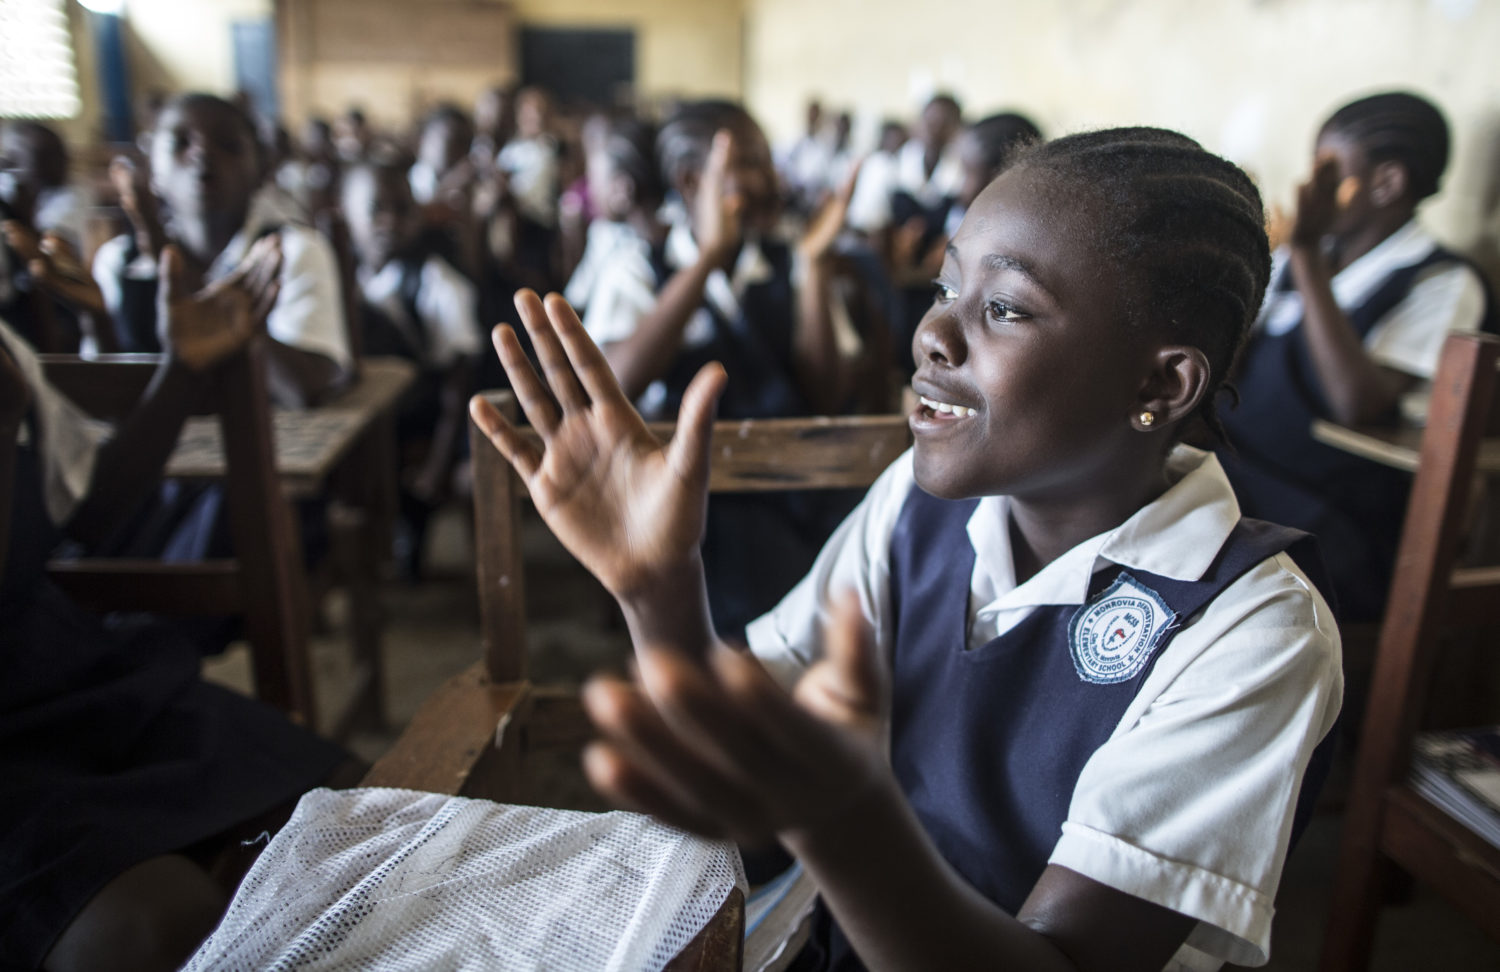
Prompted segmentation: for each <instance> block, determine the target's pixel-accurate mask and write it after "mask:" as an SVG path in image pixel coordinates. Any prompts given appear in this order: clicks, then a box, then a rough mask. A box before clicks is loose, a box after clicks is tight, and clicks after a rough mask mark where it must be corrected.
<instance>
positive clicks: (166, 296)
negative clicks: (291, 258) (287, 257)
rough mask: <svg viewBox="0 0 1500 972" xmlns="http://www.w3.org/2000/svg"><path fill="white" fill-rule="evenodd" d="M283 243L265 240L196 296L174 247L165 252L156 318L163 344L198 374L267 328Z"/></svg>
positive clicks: (277, 286)
mask: <svg viewBox="0 0 1500 972" xmlns="http://www.w3.org/2000/svg"><path fill="white" fill-rule="evenodd" d="M280 271H281V241H280V238H279V237H278V236H276V235H275V234H274V233H273V234H271V235H269V236H264V237H261V238H260V239H259V240H257V241H256V242H255V245H254V246H252V247H251V248H250V252H249V253H247V254H246V255H245V258H244V259H243V260H241V261H240V264H239V266H238V267H236V268H235V270H234V272H233V273H231V274H230V275H229V276H227V277H225V278H224V279H222V280H219V281H217V282H215V283H212V284H209V285H208V286H207V287H204V288H203V289H201V290H199V291H197V292H196V293H193V292H192V285H191V282H190V280H189V273H188V270H187V267H186V265H185V263H184V260H183V257H182V254H181V253H180V252H178V250H177V247H176V246H167V247H166V248H164V249H163V250H162V254H161V267H160V272H159V277H160V280H161V283H160V285H159V289H158V291H157V304H158V312H157V318H158V320H160V321H162V322H163V324H162V327H163V331H164V333H163V334H162V345H163V346H164V347H166V348H168V349H170V351H171V353H172V354H173V355H174V356H175V357H176V358H177V360H179V361H181V362H182V363H183V364H185V365H187V366H188V367H189V368H191V369H193V370H194V371H203V370H205V369H208V368H211V367H213V366H214V365H216V364H219V363H220V362H222V361H224V360H225V359H227V358H228V357H229V356H230V355H232V354H234V353H235V352H236V351H239V350H240V349H241V348H243V347H244V346H245V345H246V344H247V343H249V341H250V339H251V338H252V337H254V336H255V335H256V334H258V333H260V332H261V331H262V330H263V329H264V328H265V323H266V317H267V316H268V315H269V314H270V313H271V308H272V307H274V306H275V305H276V297H277V295H278V294H279V293H280V290H281V285H280V282H279V279H278V275H279V274H280Z"/></svg>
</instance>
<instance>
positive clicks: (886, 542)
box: [746, 446, 1343, 969]
mask: <svg viewBox="0 0 1500 972" xmlns="http://www.w3.org/2000/svg"><path fill="white" fill-rule="evenodd" d="M1168 473H1169V478H1170V479H1171V481H1172V485H1171V487H1170V488H1169V489H1168V490H1167V491H1166V492H1165V493H1163V494H1162V495H1161V496H1160V497H1158V498H1157V499H1156V500H1155V501H1153V502H1152V503H1150V504H1148V505H1147V506H1145V507H1143V508H1142V509H1141V510H1140V511H1138V512H1137V513H1136V514H1135V515H1134V516H1132V517H1131V518H1130V519H1128V520H1126V521H1125V523H1123V524H1121V525H1120V526H1119V527H1116V528H1115V529H1114V530H1111V531H1109V532H1107V533H1103V534H1100V535H1098V536H1096V537H1092V538H1090V539H1088V540H1086V541H1084V542H1083V543H1081V544H1079V545H1078V546H1076V547H1074V548H1073V549H1072V550H1069V551H1068V552H1066V553H1064V554H1063V555H1062V556H1061V557H1059V558H1058V559H1056V560H1054V561H1053V562H1052V563H1050V564H1048V565H1047V566H1046V567H1044V568H1042V569H1041V570H1040V571H1038V572H1037V573H1036V574H1035V575H1034V576H1033V577H1031V578H1030V579H1028V580H1027V581H1025V582H1024V583H1022V584H1019V585H1018V584H1016V583H1015V572H1014V566H1013V562H1012V557H1011V548H1010V534H1009V530H1008V528H1007V522H1008V515H1009V501H1008V500H1007V499H1006V498H1005V497H987V498H985V499H983V500H981V501H980V503H979V505H978V506H977V507H976V509H975V512H974V514H973V515H972V516H971V518H970V520H969V523H968V537H969V542H970V543H971V545H972V546H973V548H974V552H975V566H974V572H973V575H972V576H971V579H970V590H969V626H968V632H969V637H968V646H969V648H970V649H973V648H976V647H979V646H981V645H983V644H985V643H987V642H989V641H991V640H993V639H994V638H995V637H997V636H998V635H1000V634H1003V633H1005V632H1006V631H1009V630H1010V629H1011V628H1013V627H1014V626H1015V625H1016V624H1018V623H1020V622H1021V621H1022V620H1024V619H1025V618H1026V617H1027V616H1028V615H1029V614H1030V612H1031V611H1032V610H1033V609H1034V608H1036V607H1037V606H1039V605H1044V604H1054V605H1055V604H1079V605H1081V604H1083V603H1084V601H1085V600H1086V599H1087V596H1088V587H1089V581H1090V580H1091V578H1092V576H1093V574H1094V572H1095V571H1096V570H1098V569H1101V568H1105V567H1108V566H1109V565H1111V564H1119V565H1122V566H1126V567H1133V568H1137V569H1140V570H1143V571H1149V572H1151V573H1155V574H1160V575H1163V576H1168V577H1173V578H1179V579H1183V580H1197V579H1199V578H1200V577H1201V576H1202V575H1203V574H1204V573H1205V572H1206V571H1207V569H1208V567H1209V566H1210V564H1211V563H1212V561H1213V559H1214V557H1215V555H1216V554H1217V552H1218V550H1219V548H1220V546H1221V545H1222V544H1223V542H1224V540H1225V539H1226V538H1227V537H1228V536H1229V533H1230V531H1231V530H1233V528H1234V525H1235V524H1236V523H1237V522H1238V521H1239V517H1240V512H1239V504H1238V503H1237V502H1236V500H1235V498H1234V492H1233V489H1232V488H1231V487H1230V485H1229V482H1228V480H1227V479H1226V478H1225V476H1224V473H1223V470H1222V469H1221V468H1220V466H1219V462H1218V459H1217V458H1215V457H1214V456H1213V455H1212V454H1210V453H1205V452H1201V451H1199V450H1196V449H1192V448H1189V447H1187V446H1179V447H1177V449H1175V450H1174V451H1173V453H1172V455H1171V456H1170V458H1169V462H1168ZM914 484H915V480H914V478H913V467H912V453H911V452H909V451H908V452H907V453H906V454H905V455H903V456H902V457H901V458H900V459H898V460H897V461H896V462H895V463H893V464H892V465H891V467H890V468H889V469H887V470H886V471H885V473H883V474H882V475H881V477H880V479H879V480H878V481H877V482H876V483H875V485H873V486H872V487H871V488H870V491H869V493H868V494H867V495H866V497H865V499H864V501H863V502H861V503H860V505H859V506H858V507H857V508H856V509H855V511H854V512H853V513H852V514H850V516H849V518H848V519H847V520H845V522H844V523H843V524H842V525H841V526H840V527H839V529H838V530H837V531H836V532H835V533H834V535H833V537H832V538H830V540H829V541H828V543H827V545H826V546H825V547H824V548H823V551H822V553H821V554H819V556H818V559H817V561H816V562H815V563H814V564H813V568H812V571H811V572H810V573H809V574H808V576H807V577H806V578H804V579H803V580H802V581H801V582H800V583H799V584H798V585H797V587H795V588H794V589H793V590H792V592H791V593H790V594H788V595H787V596H786V598H785V599H784V600H783V601H782V602H781V603H780V604H779V605H777V607H776V608H775V609H774V610H773V611H771V613H769V614H767V615H765V616H764V617H762V618H760V619H758V620H756V621H755V622H753V623H752V624H751V625H750V626H749V628H748V629H747V631H746V634H747V637H748V639H749V642H750V647H751V650H752V651H754V652H755V654H756V655H757V656H758V657H759V658H760V659H761V661H762V662H763V663H764V664H765V665H766V667H767V668H768V669H769V670H770V671H771V672H772V673H773V674H775V675H776V676H777V677H778V678H779V679H780V680H781V681H782V682H783V684H788V685H789V684H791V683H793V682H795V680H796V679H797V678H798V677H800V675H801V673H802V672H803V671H805V670H806V668H807V667H808V666H809V665H810V664H812V663H813V662H814V661H815V660H816V658H817V657H818V652H819V644H820V636H819V630H820V628H821V626H822V624H823V623H825V621H826V619H827V618H828V617H829V616H830V612H831V605H832V604H833V602H834V598H835V597H836V596H837V595H839V594H840V593H841V592H842V591H844V590H847V589H851V588H852V589H853V590H855V591H856V592H857V594H858V596H859V601H860V605H861V607H862V609H863V612H864V615H865V617H866V619H867V620H868V621H869V622H870V624H871V626H872V628H873V629H874V632H875V637H876V643H877V645H878V647H879V649H880V650H881V651H882V653H883V654H885V655H886V656H887V657H889V655H890V652H891V647H892V641H893V637H894V624H893V618H892V605H891V603H890V559H889V550H890V541H891V535H892V532H893V530H894V529H895V526H896V521H897V519H898V517H899V515H900V512H901V508H902V506H903V504H904V503H905V501H906V497H907V495H908V494H909V493H910V491H911V490H912V489H913V488H915V486H914ZM1339 645H1340V643H1339V635H1338V629H1337V627H1336V626H1335V624H1334V620H1333V615H1332V612H1331V611H1330V609H1329V607H1328V605H1327V603H1326V602H1325V601H1324V600H1323V598H1322V596H1321V595H1319V594H1318V592H1317V591H1316V589H1315V588H1314V587H1313V586H1312V584H1311V583H1310V582H1309V581H1308V579H1307V577H1306V575H1305V574H1303V572H1302V571H1301V569H1300V568H1298V567H1297V565H1296V564H1295V563H1294V562H1293V561H1292V559H1291V558H1290V557H1289V556H1287V555H1286V554H1285V553H1282V554H1278V555H1276V556H1274V557H1270V558H1268V559H1266V560H1265V561H1263V562H1262V563H1261V564H1259V565H1258V566H1256V567H1253V568H1251V569H1250V570H1249V571H1248V572H1247V573H1246V574H1245V575H1244V576H1242V577H1241V578H1239V579H1238V580H1237V581H1235V582H1234V583H1233V584H1231V585H1230V586H1229V587H1227V588H1225V590H1224V591H1223V592H1222V593H1221V594H1220V595H1219V596H1218V597H1217V598H1216V599H1215V600H1214V601H1213V602H1212V603H1211V604H1209V605H1208V607H1206V608H1205V609H1204V610H1203V611H1202V612H1201V613H1200V614H1199V615H1198V616H1197V618H1196V619H1194V620H1192V622H1191V623H1190V624H1188V626H1187V627H1186V628H1184V629H1183V630H1182V631H1181V632H1180V633H1179V634H1177V635H1176V636H1175V637H1174V638H1173V639H1172V641H1171V642H1170V643H1169V644H1168V646H1167V648H1166V649H1165V650H1164V651H1163V652H1162V655H1161V656H1160V657H1159V658H1158V659H1157V661H1156V664H1155V665H1154V667H1153V668H1152V670H1151V673H1150V674H1149V675H1148V676H1147V678H1146V681H1145V683H1144V684H1143V685H1142V687H1141V691H1140V692H1139V693H1138V695H1137V696H1136V698H1135V700H1134V701H1133V702H1132V703H1131V705H1130V706H1129V707H1128V708H1127V709H1126V711H1125V713H1124V715H1123V716H1122V717H1121V719H1120V722H1119V724H1118V726H1117V727H1116V729H1115V731H1114V733H1113V734H1112V735H1111V736H1110V738H1109V739H1108V740H1107V741H1106V742H1105V743H1104V745H1103V746H1101V747H1100V748H1099V749H1098V750H1097V751H1096V752H1095V753H1094V755H1093V756H1092V757H1091V758H1090V759H1089V761H1088V763H1087V764H1086V765H1085V767H1084V769H1083V772H1082V773H1081V774H1080V776H1079V778H1078V782H1077V785H1076V787H1075V789H1074V791H1073V798H1072V802H1071V805H1070V808H1069V812H1068V820H1067V822H1066V823H1064V825H1063V832H1062V836H1061V838H1060V839H1059V841H1058V843H1057V845H1056V846H1055V847H1054V848H1053V851H1052V855H1051V858H1050V863H1053V864H1058V865H1061V866H1064V867H1067V868H1069V869H1070V870H1074V871H1077V872H1078V873H1081V874H1084V875H1086V876H1088V877H1091V878H1093V879H1094V880H1097V881H1100V882H1102V883H1104V884H1107V885H1110V886H1111V887H1114V888H1117V889H1119V890H1121V891H1124V892H1126V893H1128V894H1131V895H1134V896H1136V897H1139V898H1143V899H1145V900H1148V901H1152V902H1154V903H1156V904H1160V905H1162V906H1164V907H1167V908H1171V909H1173V910H1175V911H1178V912H1181V913H1183V914H1186V915H1189V916H1191V917H1193V918H1196V919H1197V920H1198V922H1199V924H1198V925H1197V926H1196V928H1195V929H1194V930H1193V932H1192V933H1191V934H1190V936H1189V938H1188V942H1187V944H1186V945H1184V946H1183V948H1182V949H1181V950H1179V952H1178V955H1177V956H1176V957H1175V958H1174V960H1173V963H1172V964H1170V965H1169V966H1168V968H1173V969H1204V968H1210V969H1211V968H1216V967H1217V966H1218V965H1219V964H1220V963H1222V962H1224V961H1230V962H1236V963H1239V964H1249V965H1259V964H1263V963H1264V962H1265V961H1266V959H1267V957H1268V955H1269V953H1270V931H1271V916H1272V913H1273V908H1272V901H1273V899H1274V897H1275V893H1276V886H1277V884H1278V883H1279V882H1280V879H1281V870H1282V865H1283V864H1284V862H1285V859H1286V853H1287V845H1288V842H1289V838H1290V828H1291V817H1292V810H1293V808H1294V806H1295V804H1296V800H1297V794H1298V792H1299V787H1300V782H1301V777H1302V772H1303V770H1304V769H1305V767H1306V765H1307V762H1308V759H1309V758H1310V756H1311V754H1312V750H1313V748H1314V747H1315V746H1316V745H1317V744H1318V742H1319V741H1320V740H1321V739H1322V738H1323V737H1324V736H1325V735H1326V734H1327V732H1328V730H1329V729H1330V728H1331V727H1332V725H1333V722H1334V719H1335V718H1336V717H1337V715H1338V711H1339V706H1340V704H1341V700H1342V695H1343V675H1342V668H1341V661H1340V652H1339ZM955 718H969V719H975V720H981V719H983V713H978V712H973V713H955Z"/></svg>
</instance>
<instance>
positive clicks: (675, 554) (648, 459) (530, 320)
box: [470, 290, 725, 598]
mask: <svg viewBox="0 0 1500 972" xmlns="http://www.w3.org/2000/svg"><path fill="white" fill-rule="evenodd" d="M516 307H517V308H518V309H519V310H520V312H521V319H522V321H523V322H524V323H525V325H526V329H527V332H528V333H529V334H530V335H531V339H532V343H533V345H534V346H535V347H536V349H537V357H538V358H539V360H540V361H541V364H542V371H543V374H544V375H545V382H544V381H543V379H542V378H541V377H539V376H538V375H537V374H536V372H535V371H534V370H533V369H532V367H531V363H530V362H529V361H528V360H527V358H526V356H525V354H524V353H523V351H522V350H521V345H520V342H519V341H518V339H517V338H516V335H515V332H514V331H513V330H511V329H510V328H509V327H506V326H504V325H502V326H501V327H498V328H496V329H495V348H496V351H497V352H498V353H499V355H500V361H501V364H503V365H504V367H505V371H506V374H507V375H508V376H509V377H510V381H511V386H512V388H513V389H514V390H515V393H516V397H517V398H518V399H519V401H520V403H521V408H522V411H523V412H524V413H525V415H526V418H527V419H528V420H529V421H530V423H531V425H532V427H533V428H534V429H535V431H536V433H537V435H538V436H539V437H540V439H541V443H540V445H538V444H537V442H536V441H534V440H533V439H531V438H528V437H527V436H525V435H523V434H522V433H520V432H519V431H518V430H517V429H516V428H515V427H514V426H512V425H511V424H510V423H509V422H508V421H507V420H506V419H505V418H504V417H503V416H501V415H500V413H499V412H498V411H496V410H495V408H494V406H492V405H491V404H490V403H489V402H487V401H486V400H485V399H483V398H480V397H476V398H475V399H474V400H473V401H472V402H471V405H470V411H471V413H472V415H473V416H474V420H475V421H476V422H477V423H478V424H479V427H480V428H481V429H483V430H484V432H485V434H486V435H487V436H488V437H489V439H490V441H491V442H492V443H493V444H494V445H495V447H496V448H497V449H499V450H500V452H501V454H502V455H504V456H505V458H506V459H507V460H508V461H509V462H510V463H511V465H512V466H514V467H515V469H516V472H517V473H518V474H519V475H520V477H521V480H522V482H524V483H525V484H526V488H527V490H528V491H529V492H530V494H531V498H532V501H533V502H534V503H535V504H536V508H537V511H538V512H539V513H540V514H541V515H542V518H543V519H544V520H545V521H546V523H547V525H548V526H549V527H550V528H551V529H552V532H553V533H554V534H556V535H557V537H558V539H559V540H561V541H562V543H563V545H564V546H566V547H567V548H568V550H569V551H570V552H571V553H572V554H573V556H575V557H577V558H578V560H579V561H580V562H581V563H582V564H583V565H584V566H585V567H587V568H588V569H589V570H590V571H591V572H592V573H593V574H594V575H595V576H596V577H598V578H599V581H600V582H601V583H602V584H603V585H604V586H605V588H606V589H607V590H609V591H610V593H612V594H614V595H615V596H616V597H620V598H624V597H629V596H630V595H632V594H633V593H635V592H637V591H640V590H642V589H644V588H646V587H647V586H649V585H650V584H652V582H653V581H656V580H659V579H661V578H663V577H665V576H669V575H670V574H671V573H672V571H673V570H674V569H675V568H678V567H680V566H681V565H682V564H684V563H688V562H691V561H692V559H693V558H694V557H695V556H696V554H697V549H698V546H699V544H700V543H701V542H702V538H703V524H704V516H705V511H706V509H707V492H708V446H709V438H710V435H711V433H712V423H713V411H714V403H715V401H716V400H717V398H718V395H719V393H720V391H721V390H722V389H723V386H724V381H725V376H724V371H723V369H722V368H721V367H719V366H718V365H709V366H706V367H705V368H704V369H703V371H701V372H700V373H699V374H698V376H697V377H696V378H694V379H693V383H692V384H691V385H690V386H689V388H688V390H687V393H686V394H685V395H684V396H683V402H682V410H681V413H680V415H679V421H678V426H677V433H676V434H675V435H674V436H673V438H672V441H671V442H669V443H662V442H661V441H660V440H659V439H657V438H656V436H654V435H652V434H651V432H650V430H649V429H647V428H646V423H645V422H644V421H643V420H642V419H641V417H640V414H639V413H637V412H636V410H635V408H634V407H633V406H632V405H631V404H630V401H629V400H628V399H627V398H626V397H625V394H624V392H622V391H621V390H620V385H619V383H618V382H617V381H616V380H615V377H614V374H613V372H611V371H610V368H609V364H608V362H606V361H605V358H604V355H603V353H601V352H600V351H599V349H598V347H597V346H595V345H594V343H593V341H591V340H590V339H589V337H588V335H587V333H585V332H584V330H583V325H582V324H581V323H580V322H579V320H578V316H577V315H576V314H575V313H574V312H573V309H572V308H571V307H569V306H568V304H567V302H566V301H564V300H563V299H562V298H561V297H558V296H556V295H553V296H551V297H549V298H548V299H547V301H546V304H545V305H544V304H543V303H542V301H541V300H540V299H539V298H538V297H537V296H536V294H535V293H533V292H531V291H529V290H523V291H521V292H520V293H519V294H517V296H516Z"/></svg>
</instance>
